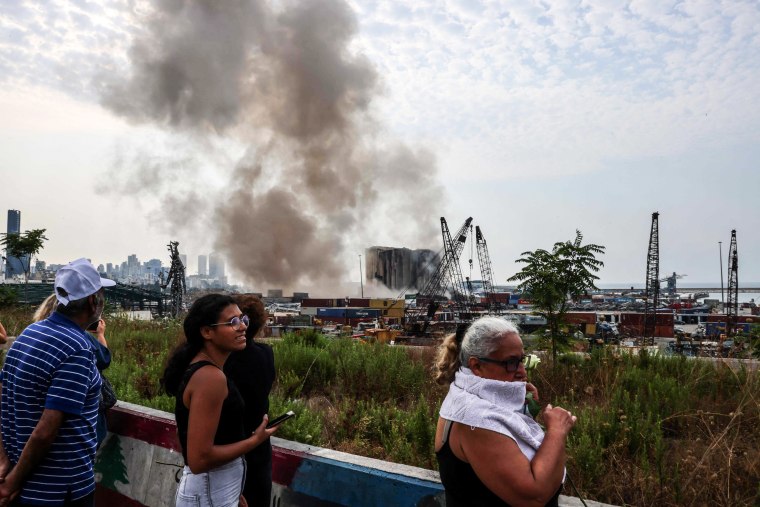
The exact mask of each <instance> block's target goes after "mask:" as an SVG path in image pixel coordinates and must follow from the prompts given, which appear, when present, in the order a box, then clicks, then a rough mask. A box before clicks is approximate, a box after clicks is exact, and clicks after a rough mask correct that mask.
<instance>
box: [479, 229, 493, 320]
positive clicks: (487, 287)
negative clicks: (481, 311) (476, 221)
mask: <svg viewBox="0 0 760 507" xmlns="http://www.w3.org/2000/svg"><path fill="white" fill-rule="evenodd" d="M475 244H476V246H477V249H478V263H479V264H480V275H481V277H482V278H483V292H484V293H485V296H486V298H487V299H488V310H489V311H492V310H493V309H494V307H495V304H494V300H493V297H494V296H493V293H494V291H493V273H492V272H491V257H490V256H489V255H488V245H487V244H486V238H485V236H483V232H482V231H481V230H480V226H479V225H476V226H475Z"/></svg>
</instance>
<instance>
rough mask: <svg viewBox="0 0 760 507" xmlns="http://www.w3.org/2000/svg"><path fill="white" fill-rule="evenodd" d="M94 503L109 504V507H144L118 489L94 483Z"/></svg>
mask: <svg viewBox="0 0 760 507" xmlns="http://www.w3.org/2000/svg"><path fill="white" fill-rule="evenodd" d="M95 505H110V506H111V507H117V506H118V507H144V506H143V504H141V503H140V502H138V501H137V500H132V499H131V498H129V497H128V496H126V495H122V494H121V493H119V492H118V491H114V490H112V489H108V488H105V487H103V486H101V485H100V484H96V485H95Z"/></svg>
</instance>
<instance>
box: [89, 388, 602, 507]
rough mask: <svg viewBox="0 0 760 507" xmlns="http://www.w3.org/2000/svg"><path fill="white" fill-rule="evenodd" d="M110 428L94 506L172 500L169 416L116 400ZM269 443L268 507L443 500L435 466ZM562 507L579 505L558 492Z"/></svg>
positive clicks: (432, 505)
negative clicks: (429, 467) (415, 464)
mask: <svg viewBox="0 0 760 507" xmlns="http://www.w3.org/2000/svg"><path fill="white" fill-rule="evenodd" d="M108 427H109V433H108V437H107V438H106V440H105V441H104V442H103V446H102V447H101V448H100V450H99V451H98V455H97V457H96V460H95V472H96V477H97V481H98V487H97V490H96V505H108V506H109V507H122V506H126V507H132V506H149V507H165V506H169V505H173V504H174V492H175V491H176V488H177V482H178V476H179V473H178V472H179V471H180V470H181V469H182V466H183V460H182V453H181V451H180V446H179V442H178V440H177V434H176V425H175V423H174V414H170V413H167V412H162V411H159V410H153V409H149V408H146V407H142V406H139V405H133V404H131V403H124V402H119V403H118V404H117V405H116V406H115V407H114V408H112V409H111V410H110V412H109V417H108ZM272 446H273V455H272V479H273V483H274V484H273V487H272V499H271V504H270V505H272V506H273V507H290V506H298V507H312V506H314V507H322V506H325V507H327V506H367V507H389V506H394V507H395V506H398V507H403V506H409V507H412V506H415V507H436V506H444V505H445V502H444V499H443V487H442V486H441V483H440V479H439V476H438V473H437V472H435V471H432V470H425V469H422V468H416V467H411V466H406V465H398V464H395V463H389V462H387V461H381V460H376V459H371V458H364V457H361V456H356V455H353V454H347V453H344V452H338V451H333V450H330V449H324V448H321V447H313V446H309V445H305V444H299V443H296V442H290V441H288V440H283V439H281V438H273V439H272ZM586 503H587V504H588V505H589V506H591V505H594V506H597V507H598V506H601V505H602V504H599V503H596V502H589V501H586ZM560 505H563V506H576V505H577V506H580V505H581V503H580V502H579V501H578V500H577V499H574V498H569V497H564V496H563V497H561V498H560Z"/></svg>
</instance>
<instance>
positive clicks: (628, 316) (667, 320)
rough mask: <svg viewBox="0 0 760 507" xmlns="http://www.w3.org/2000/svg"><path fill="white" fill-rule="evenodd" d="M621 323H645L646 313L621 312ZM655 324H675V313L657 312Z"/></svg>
mask: <svg viewBox="0 0 760 507" xmlns="http://www.w3.org/2000/svg"><path fill="white" fill-rule="evenodd" d="M620 323H621V324H625V325H643V324H644V313H639V312H621V313H620ZM655 325H658V326H672V325H673V313H672V312H666V313H660V312H658V313H657V319H656V320H655Z"/></svg>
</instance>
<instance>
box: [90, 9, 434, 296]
mask: <svg viewBox="0 0 760 507" xmlns="http://www.w3.org/2000/svg"><path fill="white" fill-rule="evenodd" d="M141 22H142V23H143V24H144V25H143V26H144V29H143V30H142V31H141V32H140V33H139V34H138V35H137V36H136V37H135V39H134V42H133V45H132V48H131V50H130V54H129V60H130V68H129V71H128V75H126V76H120V75H119V74H118V73H116V75H115V76H114V77H111V78H109V79H107V80H106V84H105V85H104V87H103V90H104V91H103V93H102V102H103V104H104V105H105V106H106V107H108V108H109V109H111V110H112V111H114V112H116V113H117V114H119V115H122V116H123V117H125V118H127V119H129V120H130V121H132V122H135V123H138V124H147V125H150V126H153V127H158V128H160V129H162V130H165V131H166V132H169V133H171V134H172V135H179V136H184V137H185V138H186V139H187V140H188V143H189V145H190V146H193V147H194V148H193V149H190V150H189V151H191V152H192V151H193V150H196V151H197V150H200V151H205V154H204V155H203V156H205V157H208V159H209V160H210V161H211V162H210V165H212V166H215V165H216V166H217V167H214V169H215V170H217V171H218V174H217V176H215V177H209V176H206V177H204V176H203V171H202V170H199V169H198V168H197V167H195V165H193V164H192V163H187V166H188V168H189V169H188V170H192V171H193V172H192V178H183V177H182V176H181V175H179V176H178V174H177V172H178V170H177V167H181V166H182V165H183V162H182V161H187V159H188V158H192V155H188V154H187V153H174V154H173V155H172V157H169V159H167V158H166V157H165V158H164V159H162V161H161V162H160V165H163V166H165V167H166V169H165V170H161V169H157V168H156V167H155V166H156V164H158V162H157V161H156V160H154V159H150V157H148V158H149V159H150V160H149V161H148V162H146V161H145V160H144V158H145V157H140V156H135V157H133V162H134V164H135V167H134V168H133V169H132V170H131V177H132V178H136V179H137V181H138V183H135V182H134V181H132V182H131V183H130V184H126V183H125V184H124V185H122V188H120V189H119V190H120V191H122V192H130V191H133V192H134V193H139V191H138V190H136V188H141V189H144V188H145V185H150V188H151V189H153V190H152V191H153V192H155V195H156V196H157V197H158V198H159V200H160V202H161V203H162V206H163V211H165V212H166V215H167V217H166V218H167V220H168V221H169V224H170V226H171V227H172V228H173V229H175V230H176V229H181V228H185V229H186V228H187V227H188V224H193V225H194V226H196V227H197V226H198V224H204V226H203V227H204V229H206V228H207V230H204V231H196V232H198V233H200V232H202V233H203V234H211V235H212V237H213V242H214V245H213V246H214V248H215V250H216V251H217V252H220V253H223V254H224V255H225V256H226V258H227V260H228V262H229V264H230V265H231V267H232V268H233V269H234V270H235V271H236V272H239V273H242V274H243V275H244V276H245V278H246V281H247V282H248V283H249V284H253V285H255V286H256V287H259V288H262V289H263V288H264V286H269V287H281V288H286V289H302V288H308V287H311V288H316V287H327V286H329V285H330V284H331V283H335V282H336V281H337V280H341V278H342V277H343V276H344V275H345V272H346V262H347V259H346V257H348V259H350V260H349V261H348V262H351V259H355V255H354V252H363V250H364V248H365V247H366V246H369V245H370V244H377V243H381V242H382V243H386V244H389V243H390V244H398V245H405V244H409V243H412V244H411V245H409V246H412V247H418V246H429V245H430V244H432V243H433V241H434V240H433V239H432V238H433V237H434V235H435V231H436V226H437V223H438V220H437V216H438V214H437V212H440V206H441V201H442V195H443V192H442V189H441V186H440V185H439V184H438V183H437V182H436V180H435V177H436V170H435V161H434V159H433V157H432V155H430V154H429V153H427V152H425V151H424V150H419V149H414V148H411V147H408V146H406V145H404V144H403V143H400V142H398V141H393V140H389V139H387V138H386V137H384V136H383V135H382V129H381V127H380V125H379V124H378V122H377V120H376V118H374V116H373V114H372V108H371V106H372V101H373V99H374V98H375V97H376V96H377V94H378V92H379V88H380V79H379V76H378V74H377V72H376V70H375V69H374V67H373V66H372V64H371V62H370V61H369V60H368V59H367V58H365V57H364V56H362V55H361V54H355V53H354V52H352V51H351V50H350V44H351V41H352V40H353V38H354V36H355V35H356V33H357V29H358V28H357V21H356V19H355V17H354V14H353V12H352V11H351V10H350V8H349V6H348V5H347V4H346V3H345V2H344V1H343V0H301V1H292V2H291V1H286V2H284V3H279V2H278V7H277V8H275V7H273V4H272V3H270V2H267V1H265V0H237V1H234V0H230V1H224V2H217V1H213V0H186V1H183V0H159V1H158V2H157V3H156V4H155V6H154V9H153V10H152V11H151V12H149V13H147V14H143V18H142V20H141ZM225 139H227V140H232V141H234V142H235V143H243V144H245V145H247V146H248V148H247V150H246V153H245V154H244V155H243V156H241V157H240V159H239V160H238V161H237V162H236V163H233V164H229V165H227V166H226V167H228V169H225V167H221V171H220V172H219V170H220V167H218V166H219V165H222V166H224V163H218V161H217V162H214V160H215V159H214V156H213V155H209V152H213V151H214V150H220V148H219V146H225V143H224V140H225ZM220 140H221V141H220ZM121 164H122V165H125V163H124V162H123V161H122V162H121ZM220 178H221V181H220ZM220 183H221V184H220ZM169 187H171V189H169ZM140 191H142V190H140ZM188 215H190V216H188ZM349 269H351V270H353V267H350V268H349Z"/></svg>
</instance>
